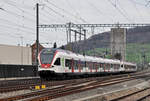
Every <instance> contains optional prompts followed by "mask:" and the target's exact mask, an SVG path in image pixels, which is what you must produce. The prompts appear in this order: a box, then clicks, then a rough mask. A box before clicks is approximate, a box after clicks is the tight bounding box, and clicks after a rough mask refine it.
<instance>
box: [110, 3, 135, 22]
mask: <svg viewBox="0 0 150 101" xmlns="http://www.w3.org/2000/svg"><path fill="white" fill-rule="evenodd" d="M107 1H108V2H109V3H110V4H111V5H112V6H113V7H114V8H115V9H116V10H117V11H118V12H119V13H120V14H121V15H122V16H123V17H124V18H125V19H126V20H127V21H128V22H132V21H131V20H130V19H129V18H128V17H127V16H126V15H125V14H124V13H123V12H122V11H121V10H120V9H119V8H118V6H117V5H116V4H114V3H113V2H112V1H111V0H107Z"/></svg>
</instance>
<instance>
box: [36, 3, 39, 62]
mask: <svg viewBox="0 0 150 101" xmlns="http://www.w3.org/2000/svg"><path fill="white" fill-rule="evenodd" d="M38 53H39V4H38V3H37V4H36V65H38Z"/></svg>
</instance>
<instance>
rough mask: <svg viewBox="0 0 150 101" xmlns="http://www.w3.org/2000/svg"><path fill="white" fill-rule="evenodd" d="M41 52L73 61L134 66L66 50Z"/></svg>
mask: <svg viewBox="0 0 150 101" xmlns="http://www.w3.org/2000/svg"><path fill="white" fill-rule="evenodd" d="M43 50H51V51H54V52H55V51H57V52H58V54H59V55H62V56H65V57H68V58H70V59H71V58H74V59H75V60H81V61H90V62H91V61H92V62H102V63H112V64H119V63H123V64H127V65H136V64H134V63H131V62H125V61H120V60H117V59H106V58H101V57H95V56H87V55H81V54H78V53H73V52H71V51H68V50H63V49H57V48H45V49H43Z"/></svg>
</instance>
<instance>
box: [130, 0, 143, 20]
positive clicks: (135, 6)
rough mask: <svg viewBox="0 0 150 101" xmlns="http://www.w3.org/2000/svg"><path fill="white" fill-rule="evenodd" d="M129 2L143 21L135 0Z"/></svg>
mask: <svg viewBox="0 0 150 101" xmlns="http://www.w3.org/2000/svg"><path fill="white" fill-rule="evenodd" d="M128 1H129V2H131V3H132V4H133V6H134V8H135V10H136V11H137V13H138V15H139V16H140V18H141V19H143V17H142V14H141V12H140V11H139V9H138V8H137V5H136V3H135V2H134V0H128Z"/></svg>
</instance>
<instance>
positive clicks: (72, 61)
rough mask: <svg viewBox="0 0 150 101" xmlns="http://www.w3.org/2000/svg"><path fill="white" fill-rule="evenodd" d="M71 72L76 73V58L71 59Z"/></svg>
mask: <svg viewBox="0 0 150 101" xmlns="http://www.w3.org/2000/svg"><path fill="white" fill-rule="evenodd" d="M71 72H72V73H74V59H72V60H71Z"/></svg>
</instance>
